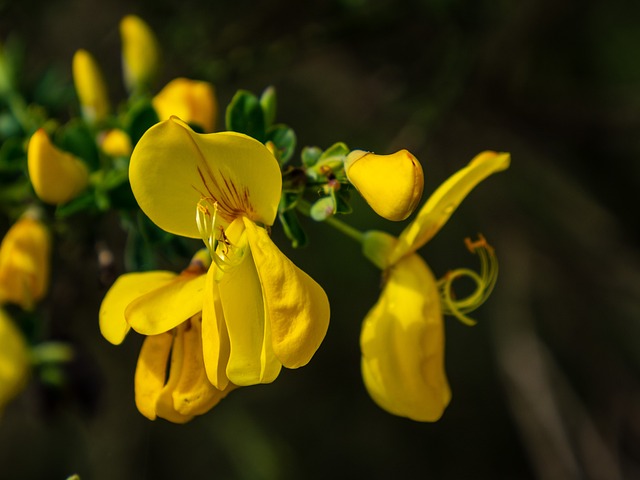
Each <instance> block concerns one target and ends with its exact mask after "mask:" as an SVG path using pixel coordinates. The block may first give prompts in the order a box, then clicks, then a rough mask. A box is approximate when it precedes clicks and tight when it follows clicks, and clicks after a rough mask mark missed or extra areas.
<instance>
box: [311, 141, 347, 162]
mask: <svg viewBox="0 0 640 480" xmlns="http://www.w3.org/2000/svg"><path fill="white" fill-rule="evenodd" d="M348 154H349V147H347V145H346V144H345V143H343V142H337V143H334V144H333V145H331V146H330V147H329V148H327V149H326V150H325V151H324V152H322V155H320V158H319V159H318V161H319V162H323V161H327V160H331V159H333V158H335V157H345V156H347V155H348Z"/></svg>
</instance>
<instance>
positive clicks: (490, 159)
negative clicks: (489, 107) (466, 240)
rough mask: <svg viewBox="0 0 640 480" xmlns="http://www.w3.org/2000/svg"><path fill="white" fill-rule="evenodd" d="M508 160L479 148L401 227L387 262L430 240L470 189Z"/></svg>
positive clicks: (508, 157) (507, 162)
mask: <svg viewBox="0 0 640 480" xmlns="http://www.w3.org/2000/svg"><path fill="white" fill-rule="evenodd" d="M510 160H511V156H510V155H509V154H508V153H496V152H490V151H486V152H482V153H480V154H478V155H476V156H475V157H474V159H473V160H471V162H469V164H468V165H467V166H466V167H464V168H463V169H461V170H458V171H457V172H456V173H454V174H453V175H452V176H451V177H449V178H448V179H447V180H446V181H445V182H444V183H443V184H442V185H440V187H438V189H437V190H436V191H435V192H433V194H431V196H430V197H429V199H428V200H427V202H426V203H425V204H424V205H423V207H422V208H421V209H420V212H419V213H418V215H417V216H416V218H415V219H414V220H413V222H411V223H410V224H409V225H408V226H407V228H405V229H404V230H403V231H402V233H401V234H400V237H399V239H398V244H397V245H396V248H395V249H394V251H393V252H392V253H391V256H390V258H389V263H390V264H393V263H395V262H396V261H397V260H398V259H399V258H401V257H403V256H404V255H407V254H409V253H412V252H415V251H416V250H418V249H419V248H420V247H422V246H423V245H424V244H425V243H427V242H428V241H429V240H431V239H432V238H433V237H434V235H435V234H436V233H438V231H439V230H440V229H441V228H442V227H443V225H444V224H445V223H447V220H449V217H451V215H452V214H453V212H454V211H455V210H456V208H458V205H460V203H461V202H462V200H464V198H465V197H466V196H467V195H468V194H469V193H470V192H471V190H473V189H474V187H475V186H476V185H478V184H479V183H480V182H481V181H482V180H484V179H485V178H487V177H488V176H489V175H491V174H492V173H496V172H499V171H501V170H505V169H507V168H508V167H509V163H510Z"/></svg>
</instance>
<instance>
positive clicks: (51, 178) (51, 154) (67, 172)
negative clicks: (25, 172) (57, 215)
mask: <svg viewBox="0 0 640 480" xmlns="http://www.w3.org/2000/svg"><path fill="white" fill-rule="evenodd" d="M27 166H28V169H29V178H30V179H31V184H32V185H33V189H34V190H35V192H36V195H38V197H39V198H40V199H41V200H42V201H43V202H45V203H50V204H52V205H59V204H62V203H66V202H68V201H69V200H72V199H74V198H75V197H77V196H78V195H79V194H80V193H81V192H82V191H83V190H84V189H85V188H86V187H87V185H88V184H89V171H88V169H87V166H86V165H85V164H84V163H83V162H82V161H81V160H80V159H79V158H76V157H74V156H73V155H71V154H70V153H67V152H63V151H62V150H60V149H58V148H56V147H55V146H54V145H53V144H52V143H51V140H49V136H48V135H47V133H46V132H45V131H44V129H42V128H41V129H39V130H37V131H36V133H34V134H33V135H32V136H31V140H29V148H28V151H27Z"/></svg>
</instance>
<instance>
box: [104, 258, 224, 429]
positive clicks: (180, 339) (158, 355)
mask: <svg viewBox="0 0 640 480" xmlns="http://www.w3.org/2000/svg"><path fill="white" fill-rule="evenodd" d="M202 262H203V255H201V254H196V256H194V259H193V260H192V262H191V265H190V266H189V268H187V269H186V270H184V271H183V272H182V273H181V274H180V275H176V274H175V273H172V272H165V271H152V272H143V273H128V274H124V275H122V276H120V277H119V278H118V279H117V280H116V282H115V283H114V284H113V286H112V287H111V288H110V289H109V291H108V292H107V294H106V295H105V298H104V300H103V301H102V305H101V306H100V331H101V332H102V335H103V336H104V337H105V338H106V339H107V340H109V341H110V342H111V343H113V344H116V345H117V344H120V343H121V342H122V341H123V340H124V337H125V336H126V334H127V333H128V331H129V329H130V326H129V323H128V322H129V321H130V320H131V319H133V318H138V317H140V316H144V317H145V318H147V320H148V321H149V322H160V323H166V322H171V323H174V324H175V326H174V327H172V328H171V329H170V330H167V331H165V332H163V333H160V334H158V335H150V336H147V338H146V339H145V341H144V343H143V345H142V349H141V350H140V355H139V358H138V365H137V367H136V374H135V399H136V406H137V407H138V410H139V411H140V413H142V414H143V415H144V416H145V417H147V418H149V419H150V420H155V419H156V418H157V417H160V418H164V419H165V420H169V421H171V422H174V423H185V422H188V421H189V420H191V419H192V418H193V417H194V416H196V415H202V414H204V413H206V412H208V411H209V410H211V409H212V408H213V407H214V406H215V405H217V404H218V402H220V400H222V399H223V398H224V397H225V396H226V395H227V394H228V393H229V392H230V391H231V390H232V389H234V388H235V386H234V385H233V384H231V383H228V382H227V385H226V386H225V388H224V389H222V390H219V389H217V388H216V387H214V386H213V385H212V384H211V382H209V380H208V379H207V374H206V371H205V367H204V360H203V349H202V333H201V330H202V326H201V325H202V302H203V288H204V284H205V272H206V266H205V265H204V264H203V263H202ZM169 359H170V360H169Z"/></svg>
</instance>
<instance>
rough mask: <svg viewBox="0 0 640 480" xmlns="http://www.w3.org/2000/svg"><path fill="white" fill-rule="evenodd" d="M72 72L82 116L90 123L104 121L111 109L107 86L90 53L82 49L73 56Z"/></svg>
mask: <svg viewBox="0 0 640 480" xmlns="http://www.w3.org/2000/svg"><path fill="white" fill-rule="evenodd" d="M72 70H73V83H74V85H75V88H76V93H77V95H78V100H79V101H80V108H81V109H82V116H83V117H84V118H85V119H86V120H87V121H89V122H95V121H98V120H102V119H103V118H105V117H106V116H107V114H108V113H109V108H110V107H109V96H108V95H107V86H106V84H105V83H104V77H103V76H102V72H101V71H100V67H98V64H97V62H96V61H95V60H94V58H93V57H92V56H91V54H90V53H89V52H87V51H86V50H82V49H80V50H78V51H76V53H75V54H74V55H73V62H72Z"/></svg>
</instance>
